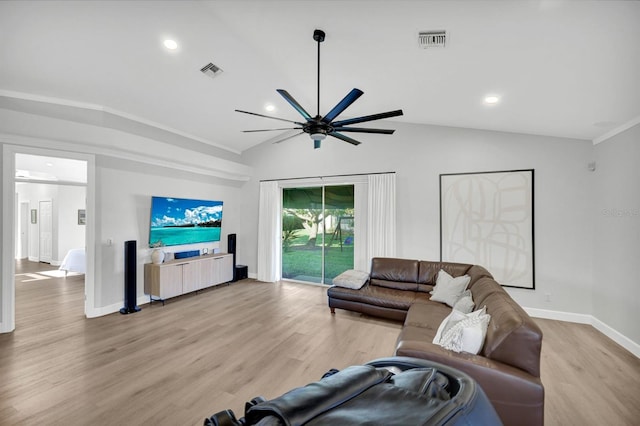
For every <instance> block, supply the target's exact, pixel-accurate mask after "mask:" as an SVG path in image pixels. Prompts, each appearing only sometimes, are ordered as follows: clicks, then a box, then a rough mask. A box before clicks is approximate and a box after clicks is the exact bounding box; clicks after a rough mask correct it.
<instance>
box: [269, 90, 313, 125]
mask: <svg viewBox="0 0 640 426" xmlns="http://www.w3.org/2000/svg"><path fill="white" fill-rule="evenodd" d="M276 92H278V93H280V94H281V95H282V97H283V98H284V99H285V100H286V101H287V102H289V103H290V104H291V106H292V107H294V108H295V109H296V111H298V112H299V113H300V115H302V116H303V117H304V118H305V119H306V120H309V119H310V118H311V115H309V113H308V112H307V111H305V109H304V108H302V105H300V104H299V103H298V101H296V100H295V99H294V98H293V96H291V95H290V94H289V92H287V91H286V90H282V89H278V90H276Z"/></svg>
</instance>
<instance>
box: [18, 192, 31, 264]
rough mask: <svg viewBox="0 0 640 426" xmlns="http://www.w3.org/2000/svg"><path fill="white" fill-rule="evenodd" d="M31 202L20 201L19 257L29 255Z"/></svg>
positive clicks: (24, 257)
mask: <svg viewBox="0 0 640 426" xmlns="http://www.w3.org/2000/svg"><path fill="white" fill-rule="evenodd" d="M28 229H29V203H28V202H27V203H20V220H19V222H18V232H19V234H18V246H19V247H18V250H17V252H18V259H26V258H27V257H29V234H28Z"/></svg>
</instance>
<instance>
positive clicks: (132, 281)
mask: <svg viewBox="0 0 640 426" xmlns="http://www.w3.org/2000/svg"><path fill="white" fill-rule="evenodd" d="M137 263H138V262H137V249H136V241H135V240H131V241H125V242H124V307H123V308H122V309H120V313H121V314H123V315H126V314H132V313H134V312H138V311H139V310H140V308H139V307H138V306H137V305H136V300H137V298H138V294H137V291H136V286H137V282H136V281H137V279H136V268H137Z"/></svg>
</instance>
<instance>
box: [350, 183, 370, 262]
mask: <svg viewBox="0 0 640 426" xmlns="http://www.w3.org/2000/svg"><path fill="white" fill-rule="evenodd" d="M353 188H354V191H353V192H354V194H353V195H354V200H353V201H354V211H355V215H354V216H355V221H354V222H355V223H354V229H353V237H354V238H353V269H355V270H358V271H369V269H370V261H369V258H368V257H367V250H368V247H367V218H368V215H367V210H368V209H367V199H368V197H369V191H368V188H369V185H368V184H367V182H359V183H355V184H354V185H353Z"/></svg>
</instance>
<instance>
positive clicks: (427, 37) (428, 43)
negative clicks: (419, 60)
mask: <svg viewBox="0 0 640 426" xmlns="http://www.w3.org/2000/svg"><path fill="white" fill-rule="evenodd" d="M446 41H447V32H446V31H444V30H443V31H420V32H419V33H418V44H419V45H420V47H422V48H423V49H430V48H432V47H444V45H445V43H446Z"/></svg>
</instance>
